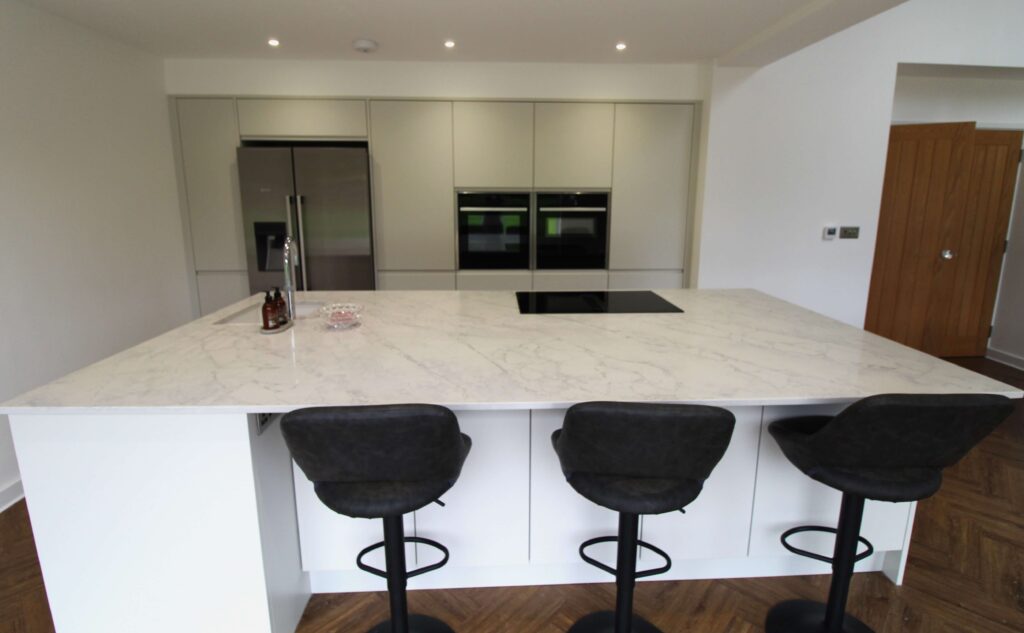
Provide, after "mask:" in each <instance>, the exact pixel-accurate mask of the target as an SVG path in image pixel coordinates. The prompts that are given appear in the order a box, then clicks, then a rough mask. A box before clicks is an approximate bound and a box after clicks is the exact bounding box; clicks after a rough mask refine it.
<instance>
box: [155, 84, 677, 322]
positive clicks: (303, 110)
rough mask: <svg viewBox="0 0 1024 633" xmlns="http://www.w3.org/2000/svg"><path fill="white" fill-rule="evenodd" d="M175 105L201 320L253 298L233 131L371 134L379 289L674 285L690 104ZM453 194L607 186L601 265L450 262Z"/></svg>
mask: <svg viewBox="0 0 1024 633" xmlns="http://www.w3.org/2000/svg"><path fill="white" fill-rule="evenodd" d="M174 106H175V108H174V109H175V110H176V114H175V124H176V125H177V128H178V132H179V134H178V138H179V140H180V151H179V155H180V160H181V165H180V173H181V175H182V190H183V191H184V192H185V195H184V197H185V199H186V206H187V211H186V213H185V215H186V218H185V219H186V222H187V224H188V225H189V229H190V235H191V238H192V250H193V254H194V258H193V259H194V262H195V267H194V271H195V273H196V274H197V281H196V288H197V299H196V300H197V303H198V305H199V306H200V311H201V312H202V313H204V314H205V313H207V312H208V311H209V310H210V309H212V308H214V307H217V306H221V305H225V304H227V303H230V302H231V301H233V300H237V299H240V298H241V297H243V296H245V294H247V292H248V291H247V289H246V290H244V291H243V285H242V284H241V283H240V280H241V279H242V278H244V276H245V274H246V270H247V265H246V260H245V243H244V238H243V227H242V213H241V203H240V193H239V182H238V168H237V159H236V149H237V148H238V146H239V145H240V144H241V142H242V140H243V139H271V140H273V139H280V140H302V139H328V140H329V139H339V140H344V139H364V138H365V139H368V140H369V143H370V154H371V162H372V164H371V172H372V187H373V191H372V196H373V210H372V214H373V233H374V249H375V259H376V262H375V264H376V275H377V283H378V287H379V288H381V289H390V290H400V289H432V290H441V289H454V288H461V289H476V290H529V289H536V290H570V289H583V290H586V289H592V290H604V289H607V288H612V289H631V288H678V287H681V286H682V285H683V268H684V261H685V256H686V241H687V236H686V227H687V222H688V218H689V208H690V195H691V190H690V172H691V169H690V163H691V156H692V151H693V150H692V144H693V125H694V106H692V105H689V104H678V103H676V104H641V103H620V104H613V103H592V102H591V103H585V102H573V103H568V102H537V103H532V102H522V101H454V102H453V101H433V100H401V99H370V100H364V99H329V98H317V99H276V98H256V97H251V98H250V97H237V98H232V97H224V98H218V97H213V98H193V97H181V98H176V99H174ZM461 188H465V189H484V190H486V189H490V190H501V189H507V190H521V191H529V190H538V191H544V190H549V191H550V190H559V189H561V190H575V189H598V190H611V196H612V197H611V212H610V213H611V215H610V228H609V270H596V271H595V270H578V271H574V270H547V271H529V270H515V271H497V270H486V271H485V270H474V271H458V270H457V263H456V262H457V257H456V236H457V227H456V212H455V192H456V190H458V189H461ZM214 272H216V273H218V275H212V274H208V273H214ZM200 275H203V276H200Z"/></svg>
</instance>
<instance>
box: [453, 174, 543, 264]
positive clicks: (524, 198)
mask: <svg viewBox="0 0 1024 633" xmlns="http://www.w3.org/2000/svg"><path fill="white" fill-rule="evenodd" d="M458 211H459V212H458V217H459V268H461V269H464V270H479V269H483V268H505V269H508V268H522V269H528V268H529V267H530V194H529V193H498V192H479V191H474V192H470V191H463V192H460V193H459V194H458Z"/></svg>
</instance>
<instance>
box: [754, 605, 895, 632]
mask: <svg viewBox="0 0 1024 633" xmlns="http://www.w3.org/2000/svg"><path fill="white" fill-rule="evenodd" d="M764 630H765V633H826V631H825V605H824V604H822V603H820V602H812V601H810V600H787V601H786V602H780V603H779V604H777V605H775V606H774V607H772V609H771V611H769V612H768V618H767V620H766V621H765V623H764ZM842 633H875V632H874V631H873V630H872V629H871V627H869V626H868V625H867V624H864V623H863V622H861V621H860V620H858V619H857V618H855V617H853V616H852V615H850V614H849V613H847V614H845V615H844V616H843V629H842Z"/></svg>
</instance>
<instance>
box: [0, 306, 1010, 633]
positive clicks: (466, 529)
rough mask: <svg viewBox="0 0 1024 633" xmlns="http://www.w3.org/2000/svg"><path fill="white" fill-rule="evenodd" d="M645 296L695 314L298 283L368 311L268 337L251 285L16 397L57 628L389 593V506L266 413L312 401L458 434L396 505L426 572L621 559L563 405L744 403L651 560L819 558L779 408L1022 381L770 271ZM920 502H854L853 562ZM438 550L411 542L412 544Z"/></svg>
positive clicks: (511, 581)
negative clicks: (454, 427) (532, 310)
mask: <svg viewBox="0 0 1024 633" xmlns="http://www.w3.org/2000/svg"><path fill="white" fill-rule="evenodd" d="M658 294H660V295H661V296H662V297H664V298H665V299H667V300H668V301H670V302H671V303H673V304H675V305H677V306H678V307H680V308H682V309H683V310H684V312H682V313H665V314H561V315H533V314H520V313H519V310H518V307H517V303H516V297H515V295H514V293H511V292H330V293H315V292H314V293H302V294H301V295H300V299H301V301H302V302H305V303H306V304H307V305H311V306H312V307H315V303H317V302H325V301H348V302H354V303H358V304H361V305H363V306H364V310H363V324H362V325H361V326H360V327H357V328H354V329H351V330H347V331H327V330H325V329H324V328H323V325H322V324H321V323H320V321H319V320H317V319H315V318H309V319H300V320H298V321H297V322H296V324H295V326H294V327H292V328H291V329H289V330H288V331H285V332H282V333H280V334H276V335H272V336H264V335H262V334H260V333H259V332H258V331H257V327H258V326H257V321H258V316H257V315H258V307H259V303H260V298H259V297H252V298H250V299H247V300H245V301H243V302H240V303H238V304H236V305H233V306H230V307H228V308H225V309H224V310H221V311H219V312H217V313H215V314H213V315H210V316H207V317H205V318H202V319H199V320H197V321H194V322H192V323H190V324H187V325H185V326H182V327H180V328H178V329H176V330H173V331H171V332H168V333H167V334H164V335H162V336H160V337H157V338H155V339H152V340H150V341H148V342H146V343H143V344H141V345H138V346H136V347H134V348H132V349H129V350H126V351H125V352H122V353H120V354H117V355H115V356H113V357H111V358H108V359H106V360H104V361H101V362H99V363H96V364H95V365H92V366H90V367H87V368H85V369H82V370H80V371H78V372H75V373H73V374H70V375H68V376H66V377H65V378H62V379H60V380H58V381H56V382H54V383H51V384H49V385H46V386H44V387H41V388H39V389H36V390H34V391H31V392H29V393H27V394H24V395H22V396H20V397H18V398H16V399H14V400H12V401H10V402H8V403H5V404H4V405H3V406H2V407H0V413H7V414H9V415H10V417H11V426H12V430H13V435H14V440H15V447H16V451H17V454H18V460H19V465H20V468H21V473H22V479H23V484H24V487H25V491H26V496H27V499H28V506H29V511H30V515H31V518H32V523H33V530H34V532H35V537H36V544H37V548H38V550H39V558H40V563H41V565H42V570H43V576H44V580H45V582H46V587H47V593H48V597H49V601H50V606H51V610H52V613H53V617H54V622H55V624H56V628H57V631H58V632H60V633H67V632H71V631H74V632H88V633H92V632H97V633H98V632H100V631H102V632H104V633H109V632H111V631H143V630H145V631H154V632H164V631H167V632H170V631H190V632H198V631H211V632H213V631H218V632H219V631H247V632H249V631H252V632H259V633H262V632H266V633H282V632H290V631H293V630H294V628H295V625H296V623H297V621H298V619H299V617H300V616H301V613H302V610H303V608H304V606H305V604H306V601H307V600H308V597H309V594H310V593H311V592H333V591H359V590H383V589H384V581H383V580H381V579H378V578H376V577H374V576H371V575H369V574H366V573H364V572H361V571H359V570H357V569H355V555H356V553H357V552H358V551H359V550H360V549H362V548H363V547H365V546H366V545H368V544H370V543H371V542H375V541H378V540H380V529H381V528H380V524H379V521H367V520H358V519H349V518H346V517H341V516H338V515H335V514H333V513H331V512H330V511H329V510H327V509H326V508H324V507H323V506H322V505H321V504H320V503H319V501H318V500H317V499H316V497H315V495H314V493H313V490H312V486H311V484H310V483H309V482H308V481H306V480H305V479H304V477H303V476H302V474H301V472H299V471H298V470H297V469H294V468H293V467H292V463H291V460H290V458H289V456H288V453H287V449H286V447H285V445H284V442H283V440H282V438H281V434H280V425H279V424H277V423H276V417H277V416H276V415H275V414H280V413H283V412H287V411H291V410H293V409H296V408H300V407H306V406H323V405H356V404H389V403H400V402H427V403H434V404H441V405H444V406H447V407H450V408H451V409H453V410H454V411H455V412H456V414H457V415H458V418H459V422H460V425H461V426H462V428H463V431H464V432H465V433H467V434H469V435H470V436H472V438H473V444H474V447H473V452H472V453H471V454H470V457H469V459H468V460H467V462H466V465H465V468H464V470H463V474H462V477H461V478H460V480H459V482H458V483H457V484H456V486H455V487H454V488H453V489H452V490H451V491H450V492H449V493H448V494H447V495H446V496H445V498H444V501H445V502H446V504H447V505H446V507H444V508H442V507H439V506H436V505H431V506H428V507H425V508H423V509H421V510H419V511H417V512H415V513H413V514H411V515H409V516H407V518H406V532H407V534H409V535H412V534H416V535H418V536H425V537H428V538H434V539H437V540H439V541H441V542H443V543H445V544H446V545H447V546H448V547H449V548H450V549H451V561H450V562H449V564H448V566H447V567H445V568H443V569H441V570H439V571H437V572H434V573H431V574H426V575H424V576H420V577H417V578H415V579H413V580H412V581H411V582H410V588H413V589H415V588H423V587H467V586H488V585H515V584H551V583H565V582H590V581H610V577H608V576H607V575H605V574H603V573H602V572H599V571H597V570H595V569H594V568H592V567H590V566H588V565H586V564H584V563H582V562H581V561H580V560H579V558H578V555H577V547H578V545H579V543H580V542H582V541H583V540H586V539H588V538H591V537H594V536H598V535H606V534H612V533H614V532H615V525H616V515H615V514H614V513H613V512H611V511H609V510H604V509H602V508H599V507H597V506H594V505H593V504H591V503H589V502H587V501H586V500H584V499H582V498H580V497H579V496H578V495H576V494H575V493H574V492H573V491H572V489H571V488H570V487H569V486H568V484H566V483H565V481H564V479H563V478H562V475H561V473H560V471H559V467H558V462H557V458H556V457H555V455H554V452H553V451H552V450H551V445H550V436H551V433H552V431H554V430H555V429H556V428H558V427H559V426H560V425H561V421H562V416H563V413H564V410H565V408H566V407H567V406H569V405H571V404H573V403H575V402H582V401H588V400H626V401H649V402H689V403H702V404H712V405H716V406H722V407H726V408H728V409H730V410H731V411H733V413H734V414H735V415H736V419H737V424H736V429H735V433H734V436H733V440H732V443H731V445H730V447H729V449H728V451H727V453H726V455H725V457H724V458H723V460H722V462H721V463H720V464H719V466H718V467H717V468H716V470H715V471H714V473H713V474H712V476H711V478H710V479H709V480H708V481H707V483H706V485H705V488H704V491H703V493H702V494H701V496H700V497H699V498H698V499H697V501H695V502H694V503H693V504H691V505H690V506H689V507H688V508H687V513H686V514H685V515H683V514H680V513H672V514H666V515H658V516H649V517H644V519H643V524H642V537H643V538H644V540H646V541H649V542H652V543H654V544H655V545H658V546H659V547H661V548H662V549H664V550H665V551H667V552H668V553H669V554H670V555H671V556H672V558H673V559H674V565H673V567H672V570H671V572H670V573H669V574H666V575H663V576H658V577H657V578H658V579H662V580H664V579H673V578H676V579H678V578H722V577H737V576H764V575H783V574H801V573H828V566H827V565H825V564H823V563H820V562H817V561H813V560H809V559H805V558H799V557H796V556H794V555H792V554H789V553H788V552H786V551H785V550H784V549H783V548H782V546H781V545H780V544H779V541H778V538H779V535H780V534H781V533H782V532H783V531H784V530H786V529H788V528H790V527H793V526H796V525H801V524H807V523H815V524H826V525H827V524H830V523H834V522H835V517H836V516H837V508H838V504H839V494H838V493H837V492H835V491H833V490H830V489H828V488H826V487H824V486H822V485H820V484H818V483H816V482H814V481H812V480H810V479H809V478H807V477H805V476H803V475H802V474H801V473H800V472H799V471H797V470H796V469H795V468H794V467H793V466H791V465H790V464H789V462H788V461H787V460H786V459H785V458H784V457H783V456H782V454H781V452H780V451H779V450H778V448H777V446H776V445H775V443H774V441H772V440H771V437H770V436H769V435H768V434H767V432H766V430H765V427H766V425H767V424H768V423H770V422H771V421H772V420H775V419H778V418H780V417H788V416H791V415H796V414H814V413H833V412H836V411H838V410H840V409H841V408H842V407H843V406H844V405H845V404H847V403H849V402H851V401H853V400H856V399H859V398H862V397H865V396H869V395H873V394H877V393H994V394H1001V395H1005V396H1008V397H1012V398H1020V397H1022V396H1024V394H1022V393H1021V391H1020V390H1018V389H1015V388H1013V387H1010V386H1008V385H1005V384H1002V383H999V382H996V381H993V380H991V379H988V378H985V377H983V376H980V375H978V374H975V373H973V372H970V371H967V370H964V369H962V368H959V367H957V366H955V365H952V364H950V363H946V362H944V361H941V360H939V359H936V358H934V357H931V356H928V355H925V354H923V353H920V352H917V351H915V350H912V349H909V348H907V347H904V346H902V345H899V344H896V343H894V342H892V341H888V340H886V339H883V338H880V337H878V336H875V335H873V334H870V333H867V332H864V331H862V330H859V329H857V328H853V327H850V326H847V325H844V324H842V323H839V322H836V321H834V320H831V319H828V318H826V317H823V316H821V315H818V314H815V313H813V312H810V311H808V310H804V309H802V308H799V307H796V306H794V305H792V304H788V303H786V302H783V301H780V300H778V299H774V298H772V297H769V296H767V295H764V294H762V293H759V292H755V291H749V290H721V291H719V290H666V291H658ZM913 514H914V504H891V503H879V502H868V504H867V508H866V510H865V517H864V524H863V529H862V534H863V535H864V536H865V537H867V538H868V539H869V540H871V541H872V542H873V543H874V545H875V549H876V553H875V554H874V555H873V556H872V557H870V558H869V559H866V560H865V561H863V562H862V563H860V564H859V565H858V570H859V571H864V570H875V571H879V570H880V571H883V572H885V573H886V574H887V575H888V576H889V577H890V578H892V579H893V581H895V582H900V581H901V577H902V572H903V567H904V564H905V561H906V556H907V545H908V543H909V539H910V533H911V527H912V524H913ZM806 536H807V538H806V539H805V540H803V541H801V545H802V546H805V547H811V548H814V549H818V550H822V551H825V550H828V549H829V545H828V543H827V541H825V540H815V538H814V537H816V536H819V535H813V534H808V535H806ZM427 555H428V554H427V552H425V551H417V550H416V548H415V546H414V545H409V552H408V558H409V560H410V565H422V564H424V563H428V562H431V560H428V559H427V558H426V556H427ZM417 556H419V558H418V559H417ZM604 556H605V558H606V559H611V558H612V557H613V552H612V549H611V547H609V548H608V549H607V550H606V551H605V552H604ZM370 562H371V563H372V562H373V561H370ZM640 565H641V567H643V566H644V561H643V560H641V562H640Z"/></svg>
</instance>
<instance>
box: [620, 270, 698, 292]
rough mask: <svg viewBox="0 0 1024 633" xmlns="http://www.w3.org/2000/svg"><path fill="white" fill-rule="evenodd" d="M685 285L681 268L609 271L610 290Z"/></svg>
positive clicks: (652, 288) (653, 288)
mask: <svg viewBox="0 0 1024 633" xmlns="http://www.w3.org/2000/svg"><path fill="white" fill-rule="evenodd" d="M682 287H683V271H681V270H612V271H609V272H608V288H609V289H610V290H658V289H668V288H682Z"/></svg>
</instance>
